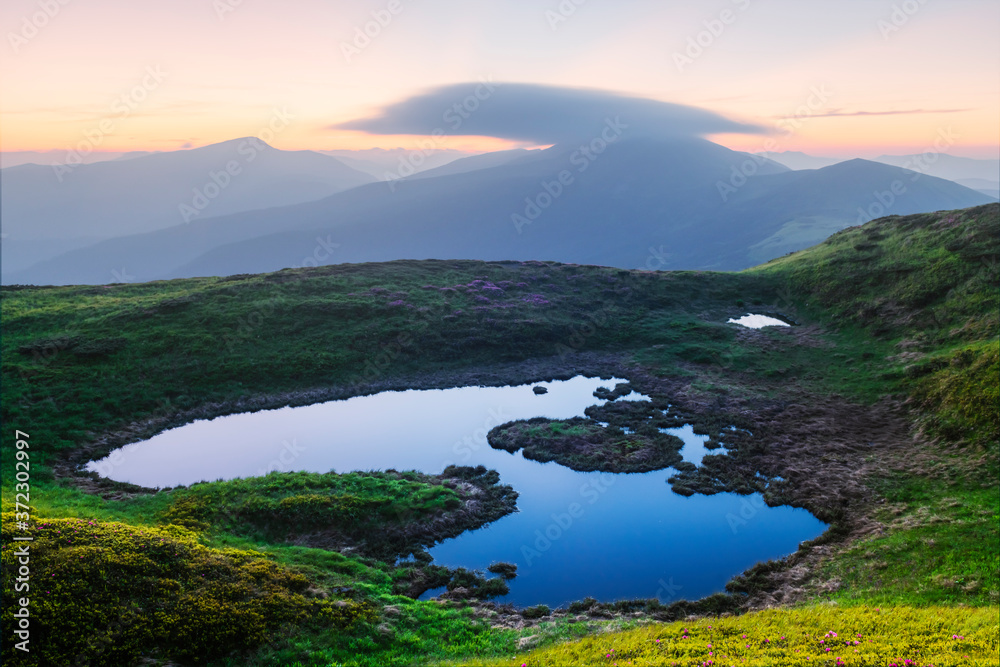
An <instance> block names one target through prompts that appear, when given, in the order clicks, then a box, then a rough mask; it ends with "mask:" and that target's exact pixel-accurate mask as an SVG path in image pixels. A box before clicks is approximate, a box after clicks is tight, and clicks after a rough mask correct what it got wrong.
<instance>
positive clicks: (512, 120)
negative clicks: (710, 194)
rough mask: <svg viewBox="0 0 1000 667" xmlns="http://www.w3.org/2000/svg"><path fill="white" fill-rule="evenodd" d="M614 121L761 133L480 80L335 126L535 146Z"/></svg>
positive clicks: (660, 133) (655, 128) (607, 99)
mask: <svg viewBox="0 0 1000 667" xmlns="http://www.w3.org/2000/svg"><path fill="white" fill-rule="evenodd" d="M609 122H615V123H618V124H621V125H623V126H625V128H626V130H627V132H628V134H630V135H633V136H656V137H669V138H681V137H700V136H704V135H706V134H715V133H737V134H759V133H762V132H763V131H764V130H763V129H762V128H760V127H758V126H755V125H750V124H746V123H740V122H737V121H734V120H730V119H728V118H725V117H724V116H720V115H719V114H716V113H714V112H711V111H707V110H705V109H699V108H697V107H691V106H685V105H682V104H672V103H669V102H660V101H658V100H653V99H648V98H642V97H630V96H626V95H621V94H618V93H612V92H607V91H601V90H591V89H586V88H564V87H559V86H545V85H539V84H529V83H501V82H494V81H479V82H469V83H459V84H452V85H448V86H441V87H438V88H434V89H431V90H428V91H427V92H424V93H420V94H417V95H414V96H412V97H409V98H407V99H405V100H402V101H400V102H396V103H394V104H390V105H388V106H386V107H383V108H382V109H381V110H380V111H379V113H378V114H377V115H375V116H372V117H370V118H360V119H356V120H352V121H348V122H346V123H341V124H338V125H334V126H332V127H333V128H334V129H341V130H360V131H363V132H368V133H369V134H415V135H434V136H444V135H475V136H485V137H496V138H499V139H508V140H512V141H520V142H530V143H535V144H555V143H560V142H562V141H575V140H580V139H586V138H588V137H592V136H596V135H597V134H599V133H600V132H601V131H602V129H603V128H604V127H605V126H606V125H607V123H609Z"/></svg>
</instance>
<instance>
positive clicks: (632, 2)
mask: <svg viewBox="0 0 1000 667" xmlns="http://www.w3.org/2000/svg"><path fill="white" fill-rule="evenodd" d="M63 3H65V4H63ZM678 4H681V5H682V6H681V7H680V8H678V7H677V6H676V5H678ZM41 7H48V10H47V13H46V10H45V9H42V8H41ZM894 7H895V9H894ZM560 8H561V9H560ZM904 8H905V9H906V10H909V13H907V11H904ZM998 19H1000V3H997V2H995V1H987V0H949V1H948V2H944V1H942V0H923V1H921V0H906V1H905V2H902V1H900V0H889V1H882V0H839V1H838V2H834V1H830V0H813V1H810V2H801V1H795V0H767V1H765V0H714V1H712V2H705V3H662V2H654V1H653V0H618V1H617V2H609V1H608V0H562V1H560V0H549V1H545V0H542V1H528V0H507V1H500V0H496V1H492V0H491V1H482V2H474V3H473V2H467V1H466V2H460V1H458V0H376V1H360V0H359V1H357V2H351V3H346V2H330V1H329V0H298V1H296V2H276V1H273V0H272V1H268V0H174V1H172V2H170V3H152V2H134V1H123V0H90V1H88V2H83V1H80V0H78V1H71V0H44V1H43V0H7V1H6V2H5V3H3V5H2V8H0V26H2V32H3V35H4V41H5V42H6V44H4V45H2V46H0V48H3V49H5V50H6V52H5V54H4V57H3V58H2V59H0V85H2V86H3V95H2V96H0V132H2V134H0V149H2V150H4V151H23V150H57V151H61V150H69V149H71V148H73V147H74V146H79V145H81V144H89V145H91V146H92V147H93V149H94V150H99V151H116V152H117V151H128V150H173V149H178V148H182V147H189V146H201V145H205V144H209V143H215V142H218V141H224V140H227V139H232V138H235V137H240V136H247V135H259V134H260V133H261V132H263V131H264V130H265V129H266V128H267V127H268V125H269V124H271V123H272V122H273V121H274V118H275V117H276V116H279V117H285V118H288V119H289V120H288V122H287V123H284V125H283V127H282V128H281V129H280V131H277V132H274V133H273V136H272V137H271V139H270V143H272V145H274V146H276V147H278V148H285V149H321V150H323V149H338V148H349V149H360V148H370V147H384V148H392V147H397V146H402V147H412V146H413V145H414V143H415V142H416V141H417V140H418V138H417V137H412V136H370V135H367V134H364V133H360V132H342V131H332V130H330V129H328V128H329V127H330V126H331V125H333V124H336V123H339V122H343V121H346V120H350V119H353V118H358V117H363V116H366V115H369V114H371V113H372V112H374V111H375V110H377V109H378V108H379V107H381V106H383V105H385V104H388V103H391V102H394V101H397V100H400V99H402V98H405V97H407V96H409V95H412V94H415V93H418V92H421V91H423V90H425V89H428V88H430V87H435V86H441V85H445V84H450V83H457V82H462V81H470V80H476V79H479V78H483V77H492V78H494V79H495V80H499V81H517V82H527V83H541V84H550V85H561V86H581V87H589V88H599V89H606V90H611V91H615V92H621V93H626V94H630V95H638V96H644V97H650V98H653V99H658V100H663V101H670V102H677V103H681V104H688V105H693V106H699V107H703V108H706V109H710V110H712V111H715V112H718V113H721V114H724V115H727V116H730V117H733V118H735V119H739V120H744V121H750V122H753V123H757V124H759V125H762V126H765V127H768V128H773V133H772V136H771V138H772V141H773V142H774V143H772V144H769V145H770V146H775V147H776V150H797V151H803V152H807V153H811V154H816V155H830V156H855V155H858V156H863V157H873V156H876V155H879V154H883V153H897V154H899V153H915V152H923V151H925V150H927V149H928V148H930V147H933V146H934V144H935V141H937V140H938V139H939V137H940V136H942V133H945V134H947V135H948V136H950V137H952V139H951V143H949V145H948V146H947V151H948V152H950V153H952V154H955V155H966V156H970V157H996V156H997V151H998V148H997V147H998V145H1000V123H998V119H1000V77H998V76H997V75H998V71H997V70H998V65H1000V40H997V39H996V35H995V32H996V28H997V26H998V25H1000V21H998ZM378 20H381V23H382V24H384V25H378V24H377V23H373V22H374V21H378ZM366 24H367V25H368V28H369V32H372V33H377V34H376V35H375V36H374V37H373V38H371V39H370V40H369V41H368V42H366V41H365V40H364V38H358V37H357V35H358V34H359V31H361V30H364V29H365V27H366ZM699 41H700V42H701V45H700V46H692V44H697V43H698V42H699ZM714 139H715V140H717V141H719V142H720V143H724V144H725V145H728V146H730V147H733V148H738V149H743V150H764V149H765V144H764V142H765V138H764V137H761V136H725V137H714ZM506 146H508V144H507V143H506V142H504V141H501V140H498V139H493V138H483V137H453V138H449V139H446V140H444V141H442V142H441V144H440V147H443V148H456V149H462V150H492V149H499V148H504V147H506Z"/></svg>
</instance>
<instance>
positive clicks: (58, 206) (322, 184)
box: [0, 138, 375, 273]
mask: <svg viewBox="0 0 1000 667" xmlns="http://www.w3.org/2000/svg"><path fill="white" fill-rule="evenodd" d="M0 178H2V179H3V189H4V191H3V200H2V204H0V206H2V216H3V217H2V225H3V233H4V241H3V251H4V256H3V270H4V273H9V272H10V271H11V270H16V269H17V267H18V264H19V263H22V264H23V261H24V260H25V258H26V257H25V253H27V257H28V258H31V257H36V258H37V257H39V255H41V256H46V255H47V256H49V257H51V256H55V255H56V254H58V253H59V252H62V251H64V250H65V245H66V244H71V245H72V244H84V243H87V242H92V241H93V240H94V239H101V238H110V237H117V236H123V235H130V234H137V233H141V232H149V231H153V230H156V229H163V228H165V227H171V226H174V225H177V224H181V223H185V222H189V221H192V220H196V219H199V218H204V217H209V216H219V215H225V214H229V213H238V212H243V211H249V210H253V209H259V208H266V207H272V206H284V205H288V204H294V203H298V202H303V201H310V200H315V199H321V198H323V197H327V196H329V195H331V194H334V193H337V192H341V191H343V190H345V189H348V188H352V187H355V186H358V185H363V184H366V183H371V182H373V181H374V180H375V179H374V178H372V177H371V176H369V175H367V174H363V173H361V172H358V171H356V170H354V169H351V168H350V167H348V166H346V165H345V164H343V163H342V162H340V161H339V160H338V159H336V158H333V157H330V156H326V155H320V154H319V153H315V152H312V151H282V150H278V149H275V148H272V147H270V146H268V145H267V144H265V143H263V142H261V141H260V140H258V139H254V138H244V139H235V140H232V141H227V142H224V143H220V144H214V145H211V146H205V147H203V148H196V149H193V150H184V151H174V152H166V153H151V154H147V155H142V154H128V153H127V154H124V155H123V156H121V157H120V158H118V159H115V160H110V161H104V162H97V163H94V164H81V165H77V166H70V167H67V166H53V165H35V164H24V165H20V166H16V167H10V168H7V169H4V170H2V172H0ZM29 242H31V243H29ZM44 242H52V243H51V245H49V246H47V245H46V244H45V243H44ZM46 247H49V248H50V251H48V252H47V251H46Z"/></svg>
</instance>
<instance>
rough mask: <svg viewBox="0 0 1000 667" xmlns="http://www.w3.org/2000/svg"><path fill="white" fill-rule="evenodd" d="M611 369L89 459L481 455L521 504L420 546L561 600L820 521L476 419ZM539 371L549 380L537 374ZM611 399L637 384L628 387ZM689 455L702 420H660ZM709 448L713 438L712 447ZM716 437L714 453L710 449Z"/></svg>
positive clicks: (589, 395)
mask: <svg viewBox="0 0 1000 667" xmlns="http://www.w3.org/2000/svg"><path fill="white" fill-rule="evenodd" d="M618 382H621V380H618V379H614V378H613V379H605V380H602V379H599V378H586V377H582V376H579V377H575V378H573V379H571V380H566V381H556V382H544V383H536V384H535V385H522V386H513V387H460V388H454V389H443V390H411V391H402V392H383V393H380V394H375V395H372V396H359V397H356V398H351V399H347V400H342V401H329V402H327V403H320V404H316V405H309V406H303V407H296V408H281V409H278V410H266V411H261V412H255V413H246V414H239V415H230V416H226V417H219V418H217V419H212V420H201V421H196V422H193V423H191V424H187V425H185V426H181V427H179V428H175V429H171V430H169V431H164V432H163V433H161V434H159V435H157V436H155V437H153V438H150V439H149V440H146V441H144V442H140V443H135V444H133V445H128V446H126V447H123V448H121V449H119V450H116V451H115V452H113V453H112V454H111V455H110V456H108V457H107V458H105V459H102V460H100V461H95V462H92V463H91V464H89V466H88V467H89V468H90V469H92V470H96V471H98V472H100V473H101V474H103V475H105V476H108V477H110V478H112V479H115V480H119V481H127V482H132V483H135V484H141V485H144V486H151V487H167V486H177V485H181V484H191V483H194V482H197V481H203V480H215V479H232V478H236V477H250V476H257V475H263V474H266V473H267V472H270V471H272V470H281V471H290V470H308V471H314V472H326V471H329V470H336V471H338V472H348V471H352V470H385V469H389V468H393V469H396V470H420V471H423V472H427V473H438V472H441V471H442V470H443V469H444V468H445V467H446V466H447V465H450V464H457V465H480V464H481V465H484V466H486V467H488V468H492V469H494V470H497V471H498V472H499V473H500V477H501V481H502V482H503V483H504V484H510V485H511V486H513V487H514V488H515V489H516V490H517V491H518V493H519V494H520V497H519V498H518V502H517V505H518V512H516V513H514V514H511V515H508V516H506V517H503V518H501V519H500V520H498V521H496V522H494V523H493V524H491V525H489V526H486V527H484V528H481V529H479V530H476V531H469V532H466V533H464V534H462V535H460V536H458V537H456V538H453V539H449V540H445V541H444V542H442V543H441V544H439V545H437V546H436V547H434V548H433V549H431V552H430V553H431V554H432V555H433V556H434V559H435V561H436V562H437V563H438V564H441V565H448V566H454V567H457V566H463V567H467V568H473V569H485V568H486V567H487V566H489V565H490V564H491V563H495V562H498V561H508V562H512V563H516V564H517V566H518V576H517V578H516V579H515V580H513V581H512V582H511V583H510V588H511V592H510V595H508V596H507V597H506V598H504V601H509V602H513V603H515V604H518V605H533V604H541V603H544V604H548V605H550V606H559V605H562V604H565V603H567V602H570V601H572V600H579V599H582V598H583V597H586V596H592V597H595V598H597V599H599V600H604V601H610V600H616V599H624V598H653V597H655V598H659V599H660V600H661V601H663V602H669V601H671V600H676V599H680V598H687V599H697V598H700V597H703V596H705V595H709V594H711V593H714V592H718V591H722V590H723V589H724V586H725V583H726V581H727V580H729V579H730V578H731V577H732V576H733V575H735V574H738V573H739V572H741V571H743V570H745V569H746V568H748V567H750V566H751V565H753V564H754V563H756V562H759V561H762V560H767V559H771V558H777V557H781V556H783V555H786V554H788V553H791V552H793V551H795V549H796V548H797V547H798V544H799V542H801V541H803V540H808V539H812V538H814V537H816V536H818V535H819V534H820V533H822V532H823V530H825V528H826V526H825V524H823V523H822V522H821V521H819V520H818V519H816V518H815V517H813V516H812V515H811V514H809V513H808V512H806V511H805V510H801V509H793V508H790V507H777V508H770V507H767V506H765V505H764V503H763V500H762V499H761V497H760V496H759V495H753V496H737V495H735V494H717V495H714V496H701V495H694V496H691V497H687V498H686V497H683V496H680V495H677V494H675V493H673V492H672V491H671V490H670V486H669V485H668V484H667V483H666V479H667V477H669V475H670V473H671V472H672V471H670V470H661V471H656V472H650V473H642V474H609V473H581V472H575V471H573V470H570V469H568V468H565V467H563V466H561V465H559V464H557V463H553V462H550V463H538V462H535V461H529V460H527V459H525V458H524V457H523V456H522V455H521V453H520V452H518V453H516V454H510V453H507V452H505V451H500V450H494V449H492V448H491V447H490V446H489V444H488V443H487V441H486V434H487V432H488V431H489V429H491V428H492V427H494V426H497V425H499V424H502V423H505V422H507V421H511V420H514V419H528V418H531V417H549V418H553V419H567V418H570V417H574V416H582V415H583V411H584V410H585V409H586V408H587V406H590V405H599V404H603V403H604V402H605V401H603V400H599V399H596V398H595V397H594V396H593V392H594V390H595V389H597V388H598V387H606V388H608V389H612V388H614V386H615V385H616V384H617V383H618ZM535 386H544V387H546V388H547V389H548V393H546V394H541V395H538V394H535V393H534V392H533V391H532V388H533V387H535ZM618 400H648V399H646V398H645V397H643V396H641V395H638V394H635V393H633V394H632V395H630V396H627V397H625V398H622V399H618ZM667 432H670V433H672V434H674V435H677V436H678V437H681V438H682V439H683V440H684V441H685V446H684V449H682V450H681V454H682V455H683V456H684V458H685V460H689V461H691V462H693V463H696V464H697V463H700V461H701V457H702V456H704V455H705V453H706V450H705V449H704V447H703V443H704V441H705V439H706V437H705V436H698V435H695V434H694V433H693V432H692V430H691V427H690V426H684V427H681V428H678V429H669V430H668V431H667ZM709 453H712V452H709ZM714 453H717V454H718V453H722V452H720V451H719V450H717V451H716V452H714Z"/></svg>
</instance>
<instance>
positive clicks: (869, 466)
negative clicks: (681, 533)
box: [53, 332, 913, 618]
mask: <svg viewBox="0 0 1000 667" xmlns="http://www.w3.org/2000/svg"><path fill="white" fill-rule="evenodd" d="M796 333H801V332H796ZM698 370H700V371H702V372H703V371H704V369H698ZM710 370H714V369H710ZM577 375H584V376H588V377H602V378H611V377H618V378H623V379H625V380H627V381H629V382H630V384H631V386H632V388H633V389H634V390H635V391H638V392H640V393H643V394H646V395H648V396H650V397H651V398H652V399H653V403H654V405H656V406H663V407H669V411H670V413H671V415H670V416H671V417H674V418H676V419H677V420H682V421H684V422H686V423H692V424H694V425H695V431H696V432H699V433H703V434H708V435H711V436H712V437H713V439H714V438H717V437H720V438H721V437H724V438H725V442H724V444H725V446H726V453H725V455H724V456H706V457H705V462H704V464H703V465H702V466H701V467H699V468H697V469H696V470H694V471H691V470H684V471H682V472H681V473H679V474H678V475H675V476H674V477H671V480H670V481H671V484H672V485H673V487H674V489H675V490H676V491H678V492H681V493H688V492H690V493H707V494H711V493H719V492H735V493H739V494H744V495H745V494H749V493H762V494H763V497H764V501H765V502H766V503H767V504H768V505H771V506H778V505H790V506H793V507H800V508H804V509H806V510H808V511H810V512H811V513H812V514H814V515H815V516H817V517H818V518H820V519H821V520H823V521H825V522H827V523H830V524H831V527H830V529H829V530H828V531H827V532H826V533H824V535H822V536H820V537H819V538H817V539H816V540H813V541H811V542H808V543H803V544H802V545H800V548H799V549H798V550H797V551H795V552H794V553H792V554H790V555H789V556H786V557H785V558H783V559H781V560H780V561H771V562H769V563H763V564H758V565H757V566H754V567H753V568H751V569H750V570H748V571H746V572H744V573H743V574H741V575H738V576H736V577H734V579H733V580H731V581H730V582H729V584H727V590H728V591H729V592H730V593H731V594H732V595H731V596H726V597H728V598H731V599H730V600H729V604H727V605H723V606H720V605H719V604H717V601H716V603H713V604H712V605H710V608H705V609H702V607H704V605H700V604H699V603H698V602H686V601H682V603H674V605H672V606H675V605H678V604H681V607H683V609H681V608H680V607H679V608H677V609H676V610H675V611H671V612H667V611H666V610H665V609H661V608H660V607H662V605H658V604H657V605H653V606H654V607H656V608H655V609H646V608H647V607H649V606H650V605H651V604H652V602H651V601H645V602H644V603H643V604H642V605H640V607H641V608H632V609H630V611H629V613H637V612H640V611H642V610H643V609H646V611H647V612H649V613H652V615H653V617H656V618H666V617H667V616H669V617H676V613H680V611H687V612H690V613H694V614H698V613H718V611H719V609H723V608H724V607H729V608H731V610H733V611H737V610H749V609H759V608H766V607H770V606H775V605H779V604H788V603H791V602H794V601H797V600H802V599H805V598H808V597H811V596H813V595H815V594H816V593H818V592H822V591H823V590H824V586H826V587H827V588H826V590H830V589H829V586H830V585H831V584H830V582H821V581H818V580H817V579H816V576H815V574H816V569H817V568H816V566H817V564H818V563H819V562H821V561H822V560H823V559H824V558H825V557H827V556H828V555H829V553H831V551H833V550H835V549H838V548H841V547H842V546H843V545H844V544H846V543H847V542H850V541H853V540H854V539H856V538H857V537H860V536H863V535H867V534H871V533H872V532H878V531H880V530H881V529H882V527H881V526H880V525H879V524H877V523H876V522H874V521H872V520H871V519H870V518H869V514H870V510H871V508H872V506H873V501H874V497H873V494H872V493H871V491H870V490H869V488H868V487H867V486H866V484H865V479H866V478H867V477H868V476H869V475H871V474H874V473H877V472H880V471H884V469H885V468H887V467H888V466H889V463H887V461H886V460H887V459H892V458H896V456H897V455H898V454H899V453H901V452H903V451H905V449H906V447H908V446H912V444H913V438H912V436H911V434H910V433H911V429H910V424H911V420H910V418H909V416H908V414H907V412H906V409H905V408H904V406H902V405H901V404H900V403H899V402H896V401H892V400H888V399H886V400H883V401H881V402H879V403H876V404H875V405H871V406H864V405H859V404H856V403H851V402H850V401H848V400H846V399H844V398H841V397H837V396H820V395H810V394H806V393H803V392H797V393H792V392H791V390H785V391H781V392H777V393H776V394H775V393H774V392H772V394H774V395H772V396H771V397H767V396H765V395H764V392H763V391H754V390H755V389H759V387H758V383H757V382H756V381H754V380H753V379H752V378H740V377H734V376H732V375H729V376H725V378H724V379H725V380H726V382H727V384H728V385H729V386H739V387H741V388H743V389H749V390H751V391H731V390H729V388H728V387H726V386H722V387H721V388H719V389H718V390H716V391H714V392H711V393H709V392H706V391H705V390H704V388H698V387H696V386H695V383H694V381H695V379H696V378H698V377H699V375H696V374H694V373H691V374H689V375H684V376H680V375H677V376H670V377H661V376H657V375H655V374H653V373H652V372H651V371H650V370H649V369H647V368H645V367H643V366H641V365H639V364H637V363H635V362H633V361H631V360H630V359H629V357H628V356H627V355H623V354H608V353H596V352H588V353H575V354H567V355H563V356H560V357H548V358H542V359H531V360H526V361H521V362H515V363H506V364H496V365H491V366H488V367H473V368H464V369H449V370H434V371H429V372H422V373H416V374H409V375H403V374H399V375H394V376H391V377H390V376H386V377H382V378H380V379H378V380H375V381H372V382H368V383H364V384H356V385H351V386H331V387H318V388H313V389H308V390H301V391H292V392H285V393H276V394H266V395H258V396H253V397H244V398H240V399H237V400H234V401H229V402H216V403H208V404H205V405H202V406H200V407H199V408H196V409H193V410H187V411H183V412H177V413H174V414H171V415H163V416H156V417H151V418H147V419H144V420H139V421H136V422H132V423H130V424H126V425H123V426H119V427H117V428H115V429H113V430H110V431H108V432H106V433H104V434H100V435H97V436H95V437H94V439H93V440H91V441H90V442H89V443H88V444H87V445H85V446H84V447H81V448H79V449H75V450H73V451H72V452H70V453H69V454H68V455H67V456H65V458H63V459H62V460H61V461H59V462H57V463H55V465H53V472H54V474H55V476H56V477H58V478H63V479H65V480H67V481H70V482H71V483H73V484H76V485H78V486H80V487H81V488H82V489H84V490H86V491H89V492H92V493H98V494H100V495H102V496H105V497H108V498H120V497H124V496H126V495H130V494H136V493H155V492H157V490H156V489H144V488H142V487H137V486H134V485H129V484H123V483H119V482H113V481H111V480H108V479H104V478H100V477H98V476H97V475H96V474H95V473H90V472H87V471H84V470H83V469H82V466H83V465H84V464H86V463H87V462H88V461H91V460H95V459H99V458H102V457H104V456H106V455H107V454H108V453H110V452H111V451H112V450H114V449H117V448H118V447H121V446H124V445H127V444H130V443H133V442H137V441H141V440H145V439H148V438H149V437H152V436H153V435H155V434H156V433H159V432H161V431H164V430H167V429H170V428H174V427H177V426H181V425H183V424H186V423H189V422H191V421H194V420H196V419H212V418H215V417H219V416H223V415H229V414H235V413H241V412H255V411H258V410H266V409H276V408H280V407H285V406H302V405H309V404H314V403H320V402H324V401H330V400H338V399H346V398H351V397H354V396H363V395H369V394H375V393H378V392H382V391H403V390H407V389H446V388H451V387H461V386H470V385H480V386H504V385H521V384H531V383H535V382H544V381H550V380H567V379H570V378H572V377H574V376H577ZM609 405H614V404H609ZM625 412H626V414H621V415H613V416H614V417H615V418H616V419H618V420H619V423H620V424H629V420H630V419H631V418H633V417H634V416H633V415H629V414H627V410H626V411H625ZM605 418H607V417H606V415H605ZM734 425H735V426H737V427H738V430H736V431H725V430H724V429H727V428H730V427H732V426H734ZM876 454H877V456H873V455H876ZM712 597H713V598H714V597H716V596H712ZM706 600H708V599H706ZM639 602H640V601H637V604H638V603H639ZM703 602H704V601H703ZM595 610H596V612H597V613H598V615H599V616H603V615H604V614H606V613H608V609H606V605H598V606H596V607H595ZM713 610H714V611H713ZM723 610H726V609H723Z"/></svg>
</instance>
